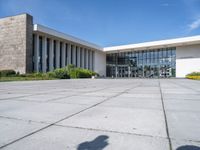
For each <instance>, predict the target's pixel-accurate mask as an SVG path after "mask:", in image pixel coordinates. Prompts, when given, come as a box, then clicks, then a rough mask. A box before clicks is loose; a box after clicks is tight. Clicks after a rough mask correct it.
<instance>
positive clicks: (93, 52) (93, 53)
mask: <svg viewBox="0 0 200 150" xmlns="http://www.w3.org/2000/svg"><path fill="white" fill-rule="evenodd" d="M94 56H95V51H92V71H94V62H95V61H94Z"/></svg>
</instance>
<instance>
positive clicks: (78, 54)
mask: <svg viewBox="0 0 200 150" xmlns="http://www.w3.org/2000/svg"><path fill="white" fill-rule="evenodd" d="M77 67H79V68H80V67H81V62H80V47H79V46H78V48H77Z"/></svg>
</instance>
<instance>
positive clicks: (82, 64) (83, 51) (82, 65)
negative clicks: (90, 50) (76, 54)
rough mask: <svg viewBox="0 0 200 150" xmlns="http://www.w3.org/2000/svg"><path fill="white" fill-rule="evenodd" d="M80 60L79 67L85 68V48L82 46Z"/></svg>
mask: <svg viewBox="0 0 200 150" xmlns="http://www.w3.org/2000/svg"><path fill="white" fill-rule="evenodd" d="M81 57H82V62H81V67H82V68H85V65H84V63H85V49H84V48H82V56H81Z"/></svg>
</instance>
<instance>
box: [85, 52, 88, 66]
mask: <svg viewBox="0 0 200 150" xmlns="http://www.w3.org/2000/svg"><path fill="white" fill-rule="evenodd" d="M85 52H86V69H89V67H88V49H86V51H85Z"/></svg>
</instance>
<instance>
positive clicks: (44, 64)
mask: <svg viewBox="0 0 200 150" xmlns="http://www.w3.org/2000/svg"><path fill="white" fill-rule="evenodd" d="M46 70H47V38H46V37H45V36H44V37H42V72H44V73H45V72H46Z"/></svg>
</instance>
